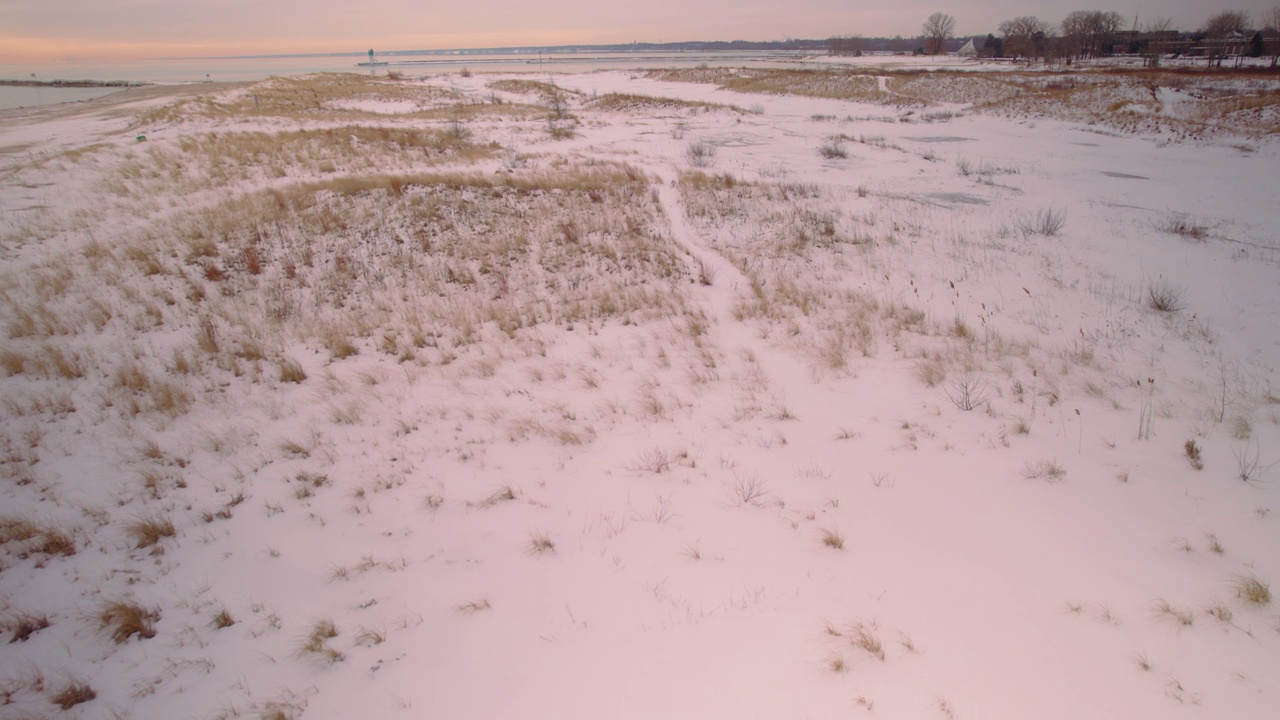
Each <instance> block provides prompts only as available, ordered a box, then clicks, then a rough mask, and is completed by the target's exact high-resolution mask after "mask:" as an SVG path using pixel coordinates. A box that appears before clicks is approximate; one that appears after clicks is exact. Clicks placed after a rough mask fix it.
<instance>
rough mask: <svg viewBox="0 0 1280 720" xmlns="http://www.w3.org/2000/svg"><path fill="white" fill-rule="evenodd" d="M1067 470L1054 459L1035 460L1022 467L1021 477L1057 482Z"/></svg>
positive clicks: (1064, 475)
mask: <svg viewBox="0 0 1280 720" xmlns="http://www.w3.org/2000/svg"><path fill="white" fill-rule="evenodd" d="M1066 475H1067V471H1066V470H1065V469H1063V467H1062V466H1061V465H1059V464H1058V461H1056V460H1037V461H1035V462H1028V463H1027V464H1026V465H1025V466H1023V468H1022V477H1024V478H1026V479H1028V480H1047V481H1049V482H1057V481H1059V480H1061V479H1062V478H1064V477H1066Z"/></svg>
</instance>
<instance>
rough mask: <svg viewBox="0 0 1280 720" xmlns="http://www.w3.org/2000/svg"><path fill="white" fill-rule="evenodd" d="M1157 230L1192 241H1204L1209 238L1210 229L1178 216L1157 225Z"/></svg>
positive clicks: (1183, 216)
mask: <svg viewBox="0 0 1280 720" xmlns="http://www.w3.org/2000/svg"><path fill="white" fill-rule="evenodd" d="M1156 229H1157V230H1161V231H1163V232H1167V233H1170V234H1173V235H1181V236H1182V237H1185V238H1190V239H1192V240H1204V239H1205V238H1206V237H1208V236H1209V228H1208V227H1206V226H1205V225H1202V224H1200V223H1198V222H1196V221H1195V220H1192V219H1191V218H1189V217H1187V216H1186V215H1182V214H1177V215H1174V216H1172V217H1170V218H1167V219H1165V220H1164V221H1162V222H1160V223H1158V224H1157V225H1156Z"/></svg>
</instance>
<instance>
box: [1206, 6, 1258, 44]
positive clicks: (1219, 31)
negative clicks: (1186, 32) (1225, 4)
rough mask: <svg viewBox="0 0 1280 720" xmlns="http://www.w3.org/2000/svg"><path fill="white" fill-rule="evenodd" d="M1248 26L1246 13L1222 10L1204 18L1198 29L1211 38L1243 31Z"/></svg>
mask: <svg viewBox="0 0 1280 720" xmlns="http://www.w3.org/2000/svg"><path fill="white" fill-rule="evenodd" d="M1248 28H1249V16H1248V14H1246V13H1242V12H1234V11H1231V10H1224V11H1222V12H1220V13H1218V14H1217V15H1214V16H1213V17H1211V18H1209V19H1208V20H1206V21H1205V23H1204V27H1203V28H1200V29H1201V30H1202V31H1203V32H1204V34H1205V35H1207V36H1209V37H1211V38H1224V37H1226V36H1228V35H1230V34H1231V33H1233V32H1238V33H1244V31H1245V30H1247V29H1248Z"/></svg>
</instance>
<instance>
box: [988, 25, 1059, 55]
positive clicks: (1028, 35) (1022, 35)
mask: <svg viewBox="0 0 1280 720" xmlns="http://www.w3.org/2000/svg"><path fill="white" fill-rule="evenodd" d="M1053 32H1054V26H1053V24H1052V23H1049V22H1046V21H1044V20H1041V19H1040V18H1038V17H1036V16H1034V15H1023V16H1022V17H1016V18H1014V19H1012V20H1005V21H1004V22H1002V23H1000V35H1001V36H1002V37H1004V51H1005V52H1006V53H1008V54H1010V55H1013V56H1014V57H1015V58H1017V57H1019V56H1021V57H1030V58H1034V57H1043V56H1044V54H1045V51H1046V50H1047V49H1048V40H1049V38H1050V37H1051V36H1052V35H1053Z"/></svg>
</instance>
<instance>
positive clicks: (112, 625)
mask: <svg viewBox="0 0 1280 720" xmlns="http://www.w3.org/2000/svg"><path fill="white" fill-rule="evenodd" d="M159 620H160V609H159V608H145V607H143V606H142V605H141V604H139V603H137V602H136V601H132V600H115V601H110V602H107V603H105V604H104V605H103V606H102V609H101V610H99V611H98V622H99V623H100V624H101V626H102V629H104V630H106V631H107V632H108V633H109V634H110V635H111V639H112V640H114V641H115V642H116V643H124V642H127V641H128V640H129V639H130V638H132V637H137V638H138V639H139V640H146V639H148V638H153V637H155V636H156V629H155V624H156V623H157V622H159Z"/></svg>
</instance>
